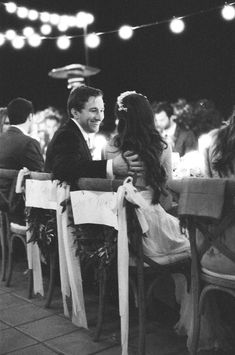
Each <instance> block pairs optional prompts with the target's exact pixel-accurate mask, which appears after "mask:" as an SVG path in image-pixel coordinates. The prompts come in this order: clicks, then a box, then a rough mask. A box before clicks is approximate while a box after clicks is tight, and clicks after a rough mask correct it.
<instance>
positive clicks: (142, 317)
mask: <svg viewBox="0 0 235 355" xmlns="http://www.w3.org/2000/svg"><path fill="white" fill-rule="evenodd" d="M137 278H138V306H139V307H138V312H139V340H138V354H139V355H145V334H146V311H145V291H144V270H143V262H141V261H139V262H137Z"/></svg>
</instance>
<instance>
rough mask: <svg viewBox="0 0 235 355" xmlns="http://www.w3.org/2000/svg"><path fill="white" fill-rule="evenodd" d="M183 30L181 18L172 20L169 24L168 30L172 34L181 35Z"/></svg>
mask: <svg viewBox="0 0 235 355" xmlns="http://www.w3.org/2000/svg"><path fill="white" fill-rule="evenodd" d="M184 29H185V24H184V21H183V20H182V19H181V18H174V19H173V20H171V22H170V30H171V31H172V32H173V33H177V34H178V33H181V32H183V30H184Z"/></svg>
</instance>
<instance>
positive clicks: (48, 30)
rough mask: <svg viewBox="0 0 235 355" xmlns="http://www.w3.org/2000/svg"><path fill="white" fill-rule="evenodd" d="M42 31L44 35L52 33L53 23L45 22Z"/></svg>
mask: <svg viewBox="0 0 235 355" xmlns="http://www.w3.org/2000/svg"><path fill="white" fill-rule="evenodd" d="M40 31H41V33H42V34H43V35H45V36H47V35H49V34H50V33H51V31H52V28H51V25H49V24H48V23H44V24H43V25H42V26H41V27H40Z"/></svg>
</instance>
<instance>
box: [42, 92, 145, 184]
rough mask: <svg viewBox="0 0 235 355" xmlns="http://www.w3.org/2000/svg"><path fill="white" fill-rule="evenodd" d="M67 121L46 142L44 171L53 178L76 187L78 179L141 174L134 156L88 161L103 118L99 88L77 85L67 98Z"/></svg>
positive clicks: (140, 167) (139, 164) (139, 166)
mask: <svg viewBox="0 0 235 355" xmlns="http://www.w3.org/2000/svg"><path fill="white" fill-rule="evenodd" d="M67 108H68V114H69V116H70V119H69V121H68V122H67V123H66V124H65V125H64V126H63V127H62V128H60V129H59V130H58V131H57V132H56V133H55V135H54V137H53V139H52V141H51V142H50V144H49V146H48V149H47V154H46V165H45V170H46V171H48V172H52V173H53V177H54V178H55V179H58V180H60V181H66V182H67V183H69V184H70V185H71V187H72V189H73V188H76V181H77V179H78V178H80V177H99V178H112V177H113V176H114V175H116V174H117V175H121V176H126V175H127V174H130V175H133V174H134V173H135V172H137V173H138V172H140V171H142V170H143V169H142V163H141V162H140V161H139V159H138V156H137V155H133V154H132V155H131V154H130V155H128V154H127V156H126V157H122V156H121V155H119V156H117V157H116V158H114V159H113V160H92V156H91V152H90V150H89V144H90V143H89V141H90V139H91V138H92V135H94V133H97V132H98V131H99V127H100V124H101V122H102V121H103V119H104V101H103V93H102V91H101V90H99V89H95V88H92V87H89V86H81V87H77V88H75V89H73V90H72V91H71V93H70V95H69V98H68V103H67Z"/></svg>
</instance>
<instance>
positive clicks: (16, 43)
mask: <svg viewBox="0 0 235 355" xmlns="http://www.w3.org/2000/svg"><path fill="white" fill-rule="evenodd" d="M11 44H12V46H13V47H14V48H15V49H21V48H23V47H24V45H25V40H24V38H23V37H21V36H16V37H15V38H14V39H13V40H12V41H11Z"/></svg>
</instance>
